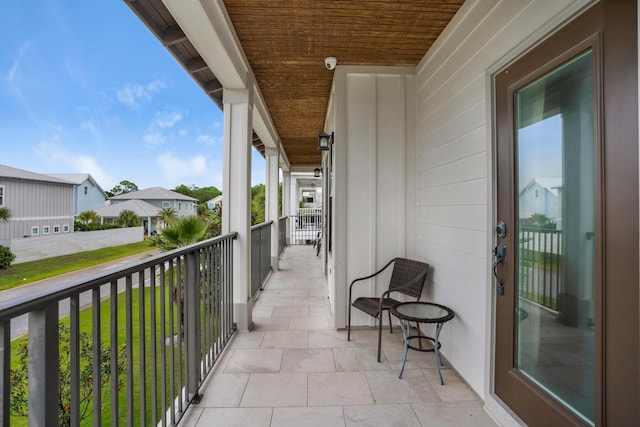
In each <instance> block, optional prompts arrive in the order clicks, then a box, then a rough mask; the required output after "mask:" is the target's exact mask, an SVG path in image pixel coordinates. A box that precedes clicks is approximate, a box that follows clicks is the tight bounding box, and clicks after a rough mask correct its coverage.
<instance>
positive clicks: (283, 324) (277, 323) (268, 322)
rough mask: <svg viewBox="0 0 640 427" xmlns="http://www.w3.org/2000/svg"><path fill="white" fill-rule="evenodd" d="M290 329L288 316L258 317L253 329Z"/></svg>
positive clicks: (254, 320) (254, 321)
mask: <svg viewBox="0 0 640 427" xmlns="http://www.w3.org/2000/svg"><path fill="white" fill-rule="evenodd" d="M287 329H289V318H288V317H256V318H254V319H253V331H284V330H287Z"/></svg>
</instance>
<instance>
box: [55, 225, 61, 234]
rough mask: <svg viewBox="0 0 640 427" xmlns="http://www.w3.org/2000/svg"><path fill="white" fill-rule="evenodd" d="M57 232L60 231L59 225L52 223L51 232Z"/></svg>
mask: <svg viewBox="0 0 640 427" xmlns="http://www.w3.org/2000/svg"><path fill="white" fill-rule="evenodd" d="M59 232H60V226H59V225H54V226H53V233H54V234H56V233H59Z"/></svg>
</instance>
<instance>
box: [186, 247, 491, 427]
mask: <svg viewBox="0 0 640 427" xmlns="http://www.w3.org/2000/svg"><path fill="white" fill-rule="evenodd" d="M330 317H331V312H330V310H329V303H328V299H327V292H326V286H325V284H324V280H323V276H322V265H321V262H320V259H319V258H317V257H316V256H315V250H313V249H312V248H311V247H310V246H290V247H288V248H287V249H286V250H285V252H284V254H283V256H282V258H281V260H280V271H277V272H275V273H273V274H272V275H271V277H270V279H269V281H268V282H267V284H266V286H265V290H264V291H263V292H262V293H261V294H260V296H259V298H258V300H257V302H256V304H255V306H254V308H253V321H254V324H255V326H254V329H253V331H252V332H248V333H237V334H236V335H235V336H234V338H233V339H232V341H231V343H230V344H229V346H228V348H227V349H226V350H225V353H224V354H223V355H222V357H221V358H220V360H219V361H218V363H217V365H216V366H215V367H214V370H213V371H212V373H211V374H210V375H209V377H208V378H207V379H206V380H205V383H204V384H203V387H202V394H203V397H202V401H201V402H200V403H199V404H197V405H191V407H190V408H189V409H188V411H187V413H186V414H185V417H184V418H183V419H182V421H181V422H180V426H197V427H202V426H225V427H227V426H252V427H263V426H264V427H281V426H304V427H313V426H321V427H330V426H340V427H351V426H402V427H405V426H456V427H458V426H482V427H484V426H495V425H496V424H495V423H494V422H493V421H492V420H491V418H490V417H489V416H488V415H487V414H486V413H485V412H484V410H483V409H482V402H481V401H480V399H479V398H478V396H477V395H476V394H475V393H474V392H473V391H472V390H471V389H470V388H469V386H468V385H467V384H466V383H465V382H464V381H462V380H461V379H460V377H459V376H458V375H457V374H456V372H455V371H454V370H452V369H448V367H447V366H445V367H444V368H443V370H442V374H443V376H444V381H445V384H444V385H440V383H439V381H438V377H437V372H436V369H435V361H434V357H433V354H432V353H419V352H414V351H409V355H408V360H407V365H406V368H405V373H404V375H403V378H402V379H398V374H399V372H400V366H401V363H402V334H401V333H400V330H399V328H394V333H393V334H390V333H389V332H388V330H387V331H386V332H383V356H382V357H383V359H382V362H381V363H378V362H377V360H376V353H377V331H376V330H375V329H364V330H363V329H360V330H356V331H352V337H351V342H349V341H347V334H346V331H336V330H333V329H330V328H329V325H330V324H331V322H330ZM443 333H446V327H445V330H444V331H443Z"/></svg>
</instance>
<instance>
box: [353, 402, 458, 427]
mask: <svg viewBox="0 0 640 427" xmlns="http://www.w3.org/2000/svg"><path fill="white" fill-rule="evenodd" d="M343 410H344V418H345V424H346V426H347V427H361V426H367V427H378V426H379V427H388V426H396V427H420V426H421V425H422V424H420V420H419V419H418V417H417V416H416V414H415V413H414V411H413V409H412V408H411V406H410V405H408V404H406V405H375V406H374V405H371V406H345V407H344V408H343ZM424 425H425V426H429V427H431V424H430V423H429V422H425V423H424ZM451 426H455V424H451Z"/></svg>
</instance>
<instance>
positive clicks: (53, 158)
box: [35, 137, 114, 189]
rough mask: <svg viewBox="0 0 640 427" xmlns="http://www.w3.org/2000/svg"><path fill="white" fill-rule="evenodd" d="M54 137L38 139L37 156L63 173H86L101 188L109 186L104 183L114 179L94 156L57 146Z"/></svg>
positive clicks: (109, 182)
mask: <svg viewBox="0 0 640 427" xmlns="http://www.w3.org/2000/svg"><path fill="white" fill-rule="evenodd" d="M56 139H57V138H55V137H54V141H51V140H43V141H40V143H39V144H38V146H37V147H36V149H35V150H36V153H37V154H38V156H39V157H41V158H42V159H43V160H44V161H45V162H46V163H47V164H48V165H50V167H51V168H52V169H53V170H57V171H60V170H61V171H64V173H88V174H91V176H93V177H94V178H95V179H96V181H98V184H100V186H101V187H102V188H103V189H105V188H110V187H105V185H107V184H108V185H110V184H111V183H113V182H114V180H113V179H112V178H111V176H110V175H109V174H108V173H107V172H105V171H104V170H103V169H102V168H101V167H100V166H99V165H98V162H97V160H96V159H95V158H94V157H91V156H85V155H78V154H76V153H70V152H67V151H65V150H63V149H62V148H60V147H59V146H58V144H57V142H56V141H55V140H56Z"/></svg>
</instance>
